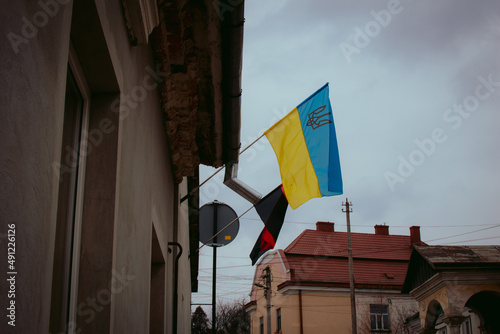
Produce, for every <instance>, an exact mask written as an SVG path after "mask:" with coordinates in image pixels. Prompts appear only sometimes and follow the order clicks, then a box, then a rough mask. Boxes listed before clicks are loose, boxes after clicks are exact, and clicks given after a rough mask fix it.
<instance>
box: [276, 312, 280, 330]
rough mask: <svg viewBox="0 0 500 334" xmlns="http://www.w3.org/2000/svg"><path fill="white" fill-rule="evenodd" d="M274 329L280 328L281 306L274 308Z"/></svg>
mask: <svg viewBox="0 0 500 334" xmlns="http://www.w3.org/2000/svg"><path fill="white" fill-rule="evenodd" d="M276 330H277V331H280V330H281V308H277V309H276Z"/></svg>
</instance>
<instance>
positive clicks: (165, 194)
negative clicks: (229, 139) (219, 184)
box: [0, 0, 239, 333]
mask: <svg viewBox="0 0 500 334" xmlns="http://www.w3.org/2000/svg"><path fill="white" fill-rule="evenodd" d="M207 3H209V2H207ZM157 5H158V3H157V1H152V0H124V1H121V0H109V1H108V0H106V1H104V0H95V1H81V0H78V1H69V0H42V1H16V2H12V3H7V2H2V4H1V10H0V32H1V35H2V36H3V38H2V41H1V50H2V51H1V52H0V87H1V89H0V101H1V106H0V110H1V119H2V122H1V130H0V140H1V146H0V175H1V177H0V179H1V181H0V182H1V190H0V203H1V207H0V217H2V224H1V230H0V246H1V249H2V251H1V252H0V253H1V254H6V249H7V241H8V239H7V226H9V225H10V226H13V227H12V228H11V229H12V230H13V231H15V262H13V264H12V267H11V269H9V268H8V267H7V264H6V262H5V261H3V262H2V264H1V265H0V270H1V273H2V274H0V278H1V279H0V290H1V291H8V290H9V288H10V287H13V288H14V291H15V293H14V294H13V295H12V297H7V294H2V295H1V296H0V304H2V305H8V304H9V303H11V304H12V305H14V307H13V309H12V310H7V307H2V308H1V311H0V315H1V316H2V319H11V320H10V321H11V323H10V324H9V323H8V322H7V321H2V322H0V332H2V333H10V332H19V333H61V332H69V333H73V332H80V333H147V332H151V333H173V332H178V333H189V332H190V319H191V311H190V310H191V306H190V301H191V290H192V277H191V273H192V268H191V265H190V261H194V260H193V259H194V258H196V255H195V254H191V257H190V256H189V253H190V238H191V237H192V235H191V234H190V222H191V219H192V216H193V214H192V212H193V211H196V209H197V206H196V203H195V202H196V201H195V200H193V201H192V198H190V199H189V200H187V201H185V202H183V203H182V204H181V203H180V199H181V198H182V197H183V196H184V195H186V194H187V192H188V190H190V189H192V188H193V187H192V186H190V185H189V183H190V182H188V177H189V180H191V179H192V178H191V177H194V178H196V170H197V167H198V165H199V164H200V160H201V159H204V162H205V163H206V164H212V165H220V164H222V163H223V162H224V161H223V159H222V158H221V157H220V155H221V154H222V153H221V152H223V151H224V150H223V149H222V147H221V145H222V144H221V142H217V140H220V141H221V139H220V138H222V137H223V136H222V134H223V133H221V132H217V131H223V132H224V131H226V130H228V131H229V130H232V132H234V133H239V129H226V128H223V127H222V125H221V119H222V112H221V105H220V101H219V100H220V99H219V98H215V95H219V97H220V95H221V92H220V76H221V74H220V73H218V72H217V71H218V70H219V71H220V69H221V67H222V65H221V59H220V54H218V53H217V52H216V51H217V50H214V52H208V51H206V50H205V51H206V52H207V54H213V55H214V58H210V57H209V58H205V57H204V56H205V54H202V52H205V51H203V50H202V47H201V46H200V45H196V44H193V43H194V42H193V36H192V34H193V33H194V32H193V30H195V29H197V28H193V27H192V26H193V21H192V20H195V22H196V23H197V24H196V25H195V26H197V27H198V26H200V27H201V28H199V29H200V31H207V32H210V33H211V34H212V35H211V38H212V42H213V43H212V44H213V45H215V46H216V47H219V48H220V38H221V37H220V27H219V24H220V21H219V20H218V19H217V18H218V13H216V12H215V10H216V8H214V6H212V5H211V3H210V6H206V4H200V8H205V10H206V11H207V12H203V11H200V8H195V9H193V8H191V7H190V6H189V4H188V2H187V1H182V0H179V1H173V2H169V6H170V7H168V8H165V7H161V8H159V7H157ZM179 8H181V9H179ZM183 11H184V12H183ZM167 14H168V19H169V20H170V21H168V23H169V24H170V25H169V26H166V18H165V17H166V15H167ZM181 18H182V19H183V20H181ZM196 20H201V21H196ZM203 20H206V21H203ZM173 25H178V26H180V27H181V28H182V29H177V28H178V26H175V27H173V28H172V26H173ZM160 28H161V29H160ZM169 29H173V30H176V31H180V32H179V33H182V34H187V36H185V35H183V38H178V36H174V35H173V33H172V32H171V30H169ZM159 30H161V32H158V31H159ZM186 31H187V33H186ZM218 33H219V34H218ZM165 34H166V35H168V36H169V37H168V38H169V39H170V38H172V40H173V41H172V42H171V43H170V41H167V39H164V38H163V37H165ZM184 37H185V38H184ZM197 40H198V39H197ZM199 40H201V41H202V43H205V40H204V39H199ZM177 41H181V43H185V44H186V45H188V46H192V47H195V48H197V50H198V52H199V53H198V54H199V55H200V57H201V58H203V59H202V60H201V62H202V64H200V63H198V62H197V60H189V61H190V62H189V63H185V62H187V61H186V60H185V59H184V58H183V57H184V51H185V50H184V48H186V45H184V44H181V45H178V44H175V43H174V42H177ZM153 43H154V45H153ZM212 44H211V45H212ZM162 49H164V50H165V52H166V53H167V54H168V52H174V53H175V55H176V57H177V58H175V60H176V61H178V62H179V66H177V67H172V66H165V64H166V60H165V59H162V58H161V55H159V51H161V50H162ZM188 51H191V50H188ZM219 51H220V50H219ZM219 53H220V52H219ZM169 55H170V56H171V54H169ZM163 56H165V55H163ZM168 59H169V60H172V59H173V57H169V58H168ZM205 63H208V65H206V64H205ZM188 65H189V66H188ZM202 65H203V66H205V68H202V67H201V66H202ZM184 67H186V68H187V67H189V69H190V72H189V75H188V74H186V73H172V68H174V70H178V69H179V68H181V72H182V69H183V68H184ZM212 68H214V69H217V70H214V72H213V73H212V72H210V71H211V69H212ZM204 71H205V72H204ZM206 71H208V72H206ZM184 72H187V70H184ZM202 72H203V73H205V74H207V75H202V74H201V73H202ZM207 77H209V78H212V79H211V80H212V81H211V82H208V81H207V82H203V83H202V84H200V80H201V79H200V78H203V80H207V79H206V78H207ZM174 78H175V79H176V80H175V81H172V80H173V79H174ZM167 83H168V84H167ZM207 91H208V92H211V93H210V94H212V95H210V94H209V93H207ZM214 91H215V92H216V93H214ZM238 91H239V90H238ZM198 94H200V96H198ZM201 98H202V99H203V103H201V102H200V103H198V102H199V101H200V99H201ZM183 101H184V102H186V101H187V102H186V103H189V105H188V106H185V108H184V109H182V110H181V108H180V107H179V105H175V108H172V107H171V106H170V104H171V103H181V102H183ZM169 103H170V104H169ZM204 106H211V109H210V110H202V108H205V107H204ZM172 110H174V111H177V110H181V111H182V113H180V114H175V113H173V114H172V112H173V111H172ZM167 112H168V113H170V114H169V116H170V117H171V118H175V119H176V121H178V122H179V123H182V124H180V125H178V126H173V125H172V124H171V123H169V124H170V127H167V126H166V116H167V115H166V114H167ZM200 112H204V113H205V114H204V117H203V119H205V120H206V122H197V116H198V113H200ZM168 121H170V122H172V119H168ZM205 127H206V130H207V131H206V133H211V134H213V135H214V136H213V138H218V139H210V138H208V137H207V138H205V137H204V138H202V139H201V140H200V141H199V142H198V143H195V142H192V140H194V139H195V138H196V133H197V131H200V130H203V129H205ZM217 129H219V130H217ZM221 129H222V130H221ZM178 130H179V131H178ZM181 130H182V131H181ZM208 130H210V131H208ZM174 141H175V142H174ZM196 144H199V145H206V147H212V148H213V151H212V150H210V149H205V150H204V152H203V154H205V156H204V157H203V158H201V157H200V156H199V155H197V145H196ZM185 147H189V150H187V149H185ZM214 152H215V153H214ZM186 166H188V167H186ZM194 239H195V240H194V242H193V244H195V245H196V246H197V245H198V242H197V239H196V238H194ZM181 247H182V253H181ZM4 249H5V251H4ZM177 258H178V262H176V259H177ZM176 264H177V265H176ZM196 265H197V264H196ZM196 265H195V266H196ZM14 271H15V272H16V274H12V275H14V276H15V284H10V283H8V282H7V280H6V278H5V273H7V272H14ZM176 278H177V279H176ZM195 285H196V284H195ZM7 316H10V318H8V317H7ZM14 326H15V327H14ZM174 328H176V329H174Z"/></svg>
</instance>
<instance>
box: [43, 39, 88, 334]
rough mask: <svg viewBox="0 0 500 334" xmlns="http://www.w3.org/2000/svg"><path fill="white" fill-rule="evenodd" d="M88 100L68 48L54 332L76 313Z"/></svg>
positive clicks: (68, 327)
mask: <svg viewBox="0 0 500 334" xmlns="http://www.w3.org/2000/svg"><path fill="white" fill-rule="evenodd" d="M89 102H90V91H89V88H88V86H87V83H86V80H85V78H84V76H83V71H82V69H81V67H80V64H79V62H78V59H77V57H76V53H75V51H74V49H73V48H70V52H69V64H68V71H67V78H66V94H65V104H64V120H63V134H62V145H61V158H60V159H61V160H60V163H55V164H54V168H55V170H57V171H58V172H59V176H60V179H59V180H60V182H59V198H58V207H57V225H56V236H55V238H56V239H55V251H54V266H53V269H52V270H53V273H52V275H53V278H52V297H51V315H50V317H51V318H50V331H51V332H54V333H59V332H69V331H71V330H72V328H71V325H70V324H72V323H73V322H74V315H75V314H76V289H77V288H76V285H77V276H78V268H79V245H80V227H81V223H82V212H83V185H84V174H85V165H86V152H84V150H85V147H86V138H85V133H87V132H88V118H89ZM73 330H74V329H73Z"/></svg>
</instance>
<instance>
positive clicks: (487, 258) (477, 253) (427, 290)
mask: <svg viewBox="0 0 500 334" xmlns="http://www.w3.org/2000/svg"><path fill="white" fill-rule="evenodd" d="M403 293H409V294H410V295H411V296H413V297H414V298H415V299H416V300H417V302H418V305H419V309H418V313H417V314H415V316H413V317H411V318H410V319H408V321H407V323H408V327H409V328H410V329H411V330H412V333H439V334H494V333H499V332H500V319H499V317H498V316H499V314H500V246H423V245H421V246H416V247H415V248H414V250H413V253H412V255H411V260H410V264H409V267H408V274H407V276H406V279H405V283H404V287H403Z"/></svg>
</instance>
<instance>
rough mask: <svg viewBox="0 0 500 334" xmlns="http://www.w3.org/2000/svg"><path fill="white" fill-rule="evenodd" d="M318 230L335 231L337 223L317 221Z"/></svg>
mask: <svg viewBox="0 0 500 334" xmlns="http://www.w3.org/2000/svg"><path fill="white" fill-rule="evenodd" d="M316 231H322V232H335V223H330V222H317V223H316Z"/></svg>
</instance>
